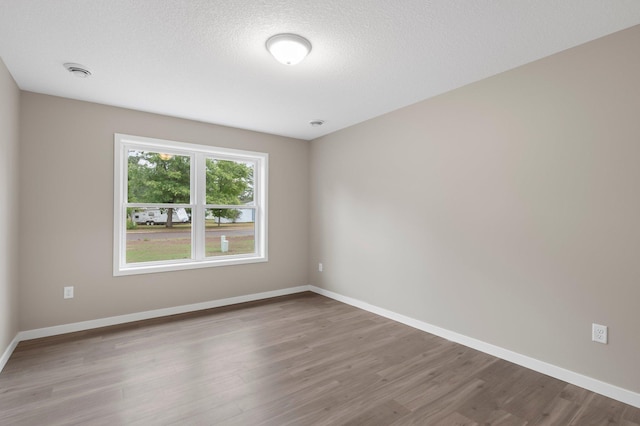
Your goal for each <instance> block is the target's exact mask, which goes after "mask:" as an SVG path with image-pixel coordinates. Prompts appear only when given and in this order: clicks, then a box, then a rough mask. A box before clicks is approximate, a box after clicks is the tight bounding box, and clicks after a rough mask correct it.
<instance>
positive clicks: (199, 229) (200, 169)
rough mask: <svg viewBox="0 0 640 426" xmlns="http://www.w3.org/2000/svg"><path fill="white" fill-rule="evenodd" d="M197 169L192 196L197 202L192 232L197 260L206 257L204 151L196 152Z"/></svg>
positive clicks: (195, 163) (195, 202)
mask: <svg viewBox="0 0 640 426" xmlns="http://www.w3.org/2000/svg"><path fill="white" fill-rule="evenodd" d="M194 168H195V171H194V173H193V176H192V179H193V183H194V190H193V192H192V194H193V195H192V196H193V197H194V199H193V200H192V203H194V204H195V208H194V211H195V220H194V221H192V222H193V223H192V233H193V250H194V258H195V259H196V260H202V259H204V258H205V237H206V233H205V208H204V205H205V203H206V186H207V176H206V164H205V155H204V154H203V153H196V154H195V161H194Z"/></svg>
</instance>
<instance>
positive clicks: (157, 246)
mask: <svg viewBox="0 0 640 426" xmlns="http://www.w3.org/2000/svg"><path fill="white" fill-rule="evenodd" d="M190 226H191V225H189V224H180V225H176V226H174V228H165V227H163V226H157V225H156V226H147V225H143V226H139V227H138V229H136V230H135V233H136V234H140V235H139V237H138V238H137V239H135V240H131V241H127V263H140V262H153V261H158V260H175V259H190V258H191V239H190V238H188V237H186V238H185V237H176V238H171V237H168V238H157V239H156V238H151V236H150V235H149V237H147V238H145V234H150V233H158V232H162V233H174V232H182V233H184V231H185V230H188V229H190ZM248 227H253V224H252V223H250V224H244V223H243V224H231V223H229V224H222V226H221V227H220V228H221V229H225V228H227V229H231V228H234V229H238V228H248ZM207 228H208V229H209V228H215V229H218V226H217V224H212V226H209V224H207ZM227 240H228V241H229V251H228V252H226V253H223V252H222V251H221V249H220V237H217V236H216V237H213V236H212V237H207V239H206V241H205V249H206V255H207V256H208V257H209V256H210V257H214V256H229V255H234V254H247V253H253V252H254V250H255V239H254V237H253V236H252V235H248V236H227Z"/></svg>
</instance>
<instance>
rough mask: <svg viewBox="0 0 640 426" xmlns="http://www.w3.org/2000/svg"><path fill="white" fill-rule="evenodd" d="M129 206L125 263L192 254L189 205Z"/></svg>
mask: <svg viewBox="0 0 640 426" xmlns="http://www.w3.org/2000/svg"><path fill="white" fill-rule="evenodd" d="M128 210H129V211H128V212H127V263H139V262H154V261H159V260H174V259H190V258H191V209H183V208H177V209H158V208H147V209H128ZM170 210H171V212H170ZM169 218H171V220H169Z"/></svg>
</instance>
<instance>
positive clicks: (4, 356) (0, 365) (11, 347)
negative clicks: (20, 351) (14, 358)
mask: <svg viewBox="0 0 640 426" xmlns="http://www.w3.org/2000/svg"><path fill="white" fill-rule="evenodd" d="M18 343H20V340H19V339H18V335H16V337H14V338H13V340H12V341H11V343H9V346H7V349H5V351H4V353H3V354H2V357H0V372H2V370H3V369H4V366H5V365H7V361H9V358H10V357H11V354H12V353H13V351H14V350H15V348H16V346H18Z"/></svg>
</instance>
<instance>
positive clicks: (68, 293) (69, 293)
mask: <svg viewBox="0 0 640 426" xmlns="http://www.w3.org/2000/svg"><path fill="white" fill-rule="evenodd" d="M64 298H65V299H73V286H70V287H65V288H64Z"/></svg>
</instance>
